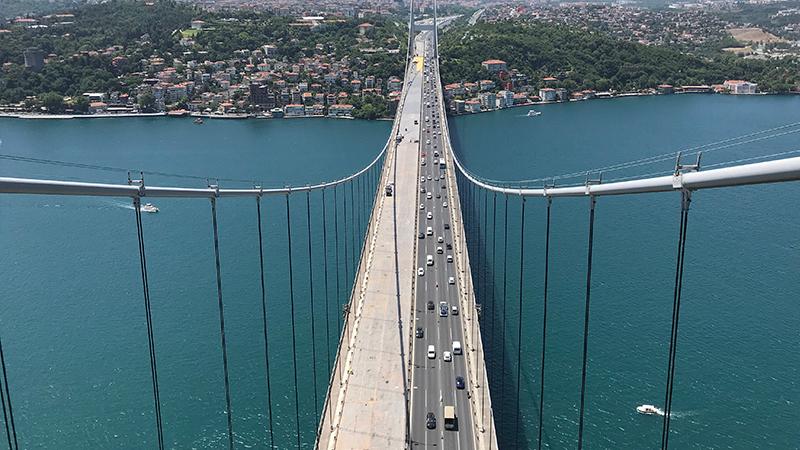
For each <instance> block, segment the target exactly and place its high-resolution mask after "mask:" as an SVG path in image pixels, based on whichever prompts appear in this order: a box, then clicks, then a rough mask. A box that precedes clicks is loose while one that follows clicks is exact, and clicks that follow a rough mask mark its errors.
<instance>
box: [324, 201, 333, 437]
mask: <svg viewBox="0 0 800 450" xmlns="http://www.w3.org/2000/svg"><path fill="white" fill-rule="evenodd" d="M322 254H323V259H322V261H323V269H322V270H323V272H324V273H325V348H326V349H327V351H326V352H325V360H326V361H327V363H328V376H331V375H332V372H331V313H330V297H329V295H328V213H327V208H326V205H325V188H322ZM331 389H332V388H331ZM326 403H327V404H328V423H333V422H332V418H331V403H332V402H331V401H330V400H329V401H328V402H326Z"/></svg>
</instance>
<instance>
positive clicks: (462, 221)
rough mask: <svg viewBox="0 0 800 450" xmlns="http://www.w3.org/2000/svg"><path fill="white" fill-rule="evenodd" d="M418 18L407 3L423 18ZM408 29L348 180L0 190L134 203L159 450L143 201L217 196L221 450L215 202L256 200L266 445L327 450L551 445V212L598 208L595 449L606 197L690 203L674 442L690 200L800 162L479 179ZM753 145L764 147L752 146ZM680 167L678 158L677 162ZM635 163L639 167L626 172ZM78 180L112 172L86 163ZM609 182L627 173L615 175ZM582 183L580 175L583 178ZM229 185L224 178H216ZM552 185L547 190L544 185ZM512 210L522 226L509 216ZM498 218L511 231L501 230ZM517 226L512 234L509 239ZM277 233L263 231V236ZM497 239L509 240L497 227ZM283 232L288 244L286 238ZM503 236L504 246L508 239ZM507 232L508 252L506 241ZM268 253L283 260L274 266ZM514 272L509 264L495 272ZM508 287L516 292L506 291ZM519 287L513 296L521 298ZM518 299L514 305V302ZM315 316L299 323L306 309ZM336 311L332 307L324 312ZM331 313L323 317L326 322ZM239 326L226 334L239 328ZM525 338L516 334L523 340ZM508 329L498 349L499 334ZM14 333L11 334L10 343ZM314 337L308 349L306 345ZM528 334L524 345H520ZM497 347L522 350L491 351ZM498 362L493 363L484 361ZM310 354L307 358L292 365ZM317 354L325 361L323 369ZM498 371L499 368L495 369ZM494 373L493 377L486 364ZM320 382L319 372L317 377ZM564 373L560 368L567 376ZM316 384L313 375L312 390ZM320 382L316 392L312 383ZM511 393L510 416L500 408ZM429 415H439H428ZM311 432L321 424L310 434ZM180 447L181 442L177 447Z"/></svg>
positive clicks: (586, 301)
mask: <svg viewBox="0 0 800 450" xmlns="http://www.w3.org/2000/svg"><path fill="white" fill-rule="evenodd" d="M412 8H413V6H412ZM412 24H413V21H410V22H409V27H410V29H409V31H410V32H409V54H408V58H407V60H408V61H409V64H408V66H407V68H406V77H405V82H404V88H403V94H402V97H401V101H400V105H399V108H398V113H397V116H396V118H395V121H394V123H393V127H392V131H391V134H390V139H389V141H388V143H387V144H386V146H385V147H384V148H383V150H382V151H381V152H380V153H379V154H378V156H377V157H376V158H375V159H374V160H373V161H372V162H371V163H370V164H369V165H368V166H367V167H365V168H364V169H362V170H360V171H359V172H357V173H355V174H353V175H351V176H348V177H346V178H343V179H340V180H336V181H332V182H328V183H320V184H318V185H313V186H297V187H282V188H266V187H262V186H254V187H249V188H236V189H229V188H224V187H221V186H220V185H219V184H218V183H213V184H210V185H209V186H208V187H206V188H183V187H160V186H151V185H150V184H149V183H147V182H146V180H145V177H144V175H142V176H138V175H134V176H132V177H130V176H129V179H128V182H127V183H126V184H107V183H90V182H73V181H58V180H42V179H22V178H8V177H1V178H0V193H2V194H4V195H11V194H27V195H47V196H65V195H68V196H90V197H117V198H127V199H129V200H130V202H131V205H132V206H133V211H134V213H133V214H132V217H131V229H132V230H133V232H134V233H135V235H136V238H137V242H138V253H139V264H138V269H139V272H140V277H141V280H140V281H141V283H140V287H141V293H142V297H141V298H142V302H143V303H142V308H143V310H144V317H145V322H144V324H142V326H143V327H144V328H145V329H146V336H147V343H146V344H143V345H146V347H147V349H148V354H149V363H150V364H149V377H150V378H149V380H150V383H151V386H152V391H151V394H152V410H151V411H150V412H149V413H150V414H152V423H153V428H152V433H153V436H154V439H153V440H154V442H155V446H157V447H158V448H167V447H174V446H176V445H175V444H173V443H172V442H174V440H172V439H169V437H168V436H169V431H170V430H169V421H167V420H165V418H164V414H163V413H162V407H163V405H164V401H163V399H162V391H161V386H162V383H163V374H160V373H159V358H158V349H159V346H158V340H157V335H156V333H155V332H154V313H153V303H154V302H155V301H157V300H155V299H153V298H152V297H151V284H150V280H151V275H150V273H149V272H148V268H149V267H150V264H149V263H148V258H147V256H148V254H151V255H152V253H151V252H153V249H152V247H150V246H147V245H146V244H147V243H148V240H147V239H146V237H147V233H146V231H147V230H146V228H147V227H146V224H145V223H144V222H143V219H142V203H143V201H144V200H146V199H151V198H152V199H160V198H172V199H206V200H208V201H209V211H208V214H209V216H210V219H211V220H210V225H211V226H210V229H209V230H208V233H209V235H210V241H211V243H212V248H213V255H214V261H213V265H214V269H215V270H214V273H215V298H216V309H217V319H218V331H219V333H218V335H217V336H216V337H215V338H216V339H218V343H219V349H220V359H221V368H222V373H221V374H220V380H221V381H220V384H221V386H220V388H221V390H222V391H223V392H224V398H225V411H224V420H225V433H224V435H225V437H224V444H221V445H224V446H227V447H228V448H231V449H232V448H235V447H237V444H238V443H239V440H238V439H237V430H236V426H235V425H236V422H235V413H236V404H235V402H234V401H233V398H234V395H233V393H234V392H235V390H236V389H237V386H236V385H235V383H234V382H233V381H232V380H233V378H232V377H231V370H232V368H231V366H230V363H229V354H228V346H229V342H228V340H227V339H226V320H225V319H226V309H225V307H226V299H227V298H228V297H227V296H226V295H225V289H224V286H225V279H224V278H223V271H222V270H221V267H222V266H223V265H225V264H227V263H228V262H227V261H225V260H224V258H223V257H222V255H221V252H220V241H221V240H224V239H225V229H224V228H222V227H220V225H219V222H218V215H219V213H218V206H219V205H220V204H221V203H223V202H226V201H228V200H231V199H234V198H238V199H244V200H247V199H249V201H252V204H251V206H250V207H249V208H251V210H252V211H251V214H252V215H253V217H254V218H255V220H254V225H255V226H254V227H253V229H252V230H250V231H251V232H252V233H253V234H254V235H256V236H257V243H258V244H257V248H256V249H254V250H253V252H254V253H255V254H257V255H258V257H257V261H258V265H259V274H260V277H259V278H258V279H254V280H252V281H253V283H254V285H255V286H256V289H257V291H258V293H259V299H260V311H261V314H260V318H259V319H260V327H261V330H260V331H261V335H262V338H261V339H262V342H260V343H259V346H260V347H261V349H262V350H263V352H262V354H261V355H260V358H261V359H262V361H263V367H264V371H265V373H264V374H263V383H264V387H265V392H266V397H265V398H264V399H263V402H264V404H265V410H266V412H267V416H268V417H267V420H266V423H267V426H266V429H265V430H264V437H263V440H262V441H263V444H264V445H265V446H266V447H269V448H304V447H309V446H311V445H313V446H314V447H315V448H319V449H328V450H333V449H350V448H427V447H434V446H435V447H442V448H447V449H471V448H479V449H494V448H542V447H543V446H547V442H546V436H547V430H546V429H545V424H544V418H545V417H547V415H548V411H547V407H546V402H545V398H546V396H547V395H558V393H552V392H550V391H548V390H547V389H546V386H547V381H548V380H549V377H552V376H554V374H553V373H552V372H548V371H547V370H546V364H545V363H546V355H547V348H548V346H547V341H548V331H547V330H548V328H547V319H548V296H549V294H550V287H549V280H550V276H551V273H550V272H551V270H550V265H549V263H550V261H551V259H552V254H551V240H550V239H551V238H550V236H551V216H552V215H551V209H552V207H553V204H554V203H556V202H558V201H560V199H561V198H565V197H571V198H583V199H585V200H586V202H587V208H586V213H587V216H588V229H587V230H585V231H586V238H585V239H586V244H587V245H586V250H587V253H586V255H585V260H586V271H585V274H584V281H585V283H584V288H585V289H584V292H583V302H582V303H583V317H582V324H583V326H582V354H581V365H580V367H579V369H578V370H579V371H580V375H581V376H580V385H579V386H578V387H577V388H578V389H579V392H580V401H579V403H578V404H577V405H576V410H577V414H578V421H577V423H576V424H575V427H576V428H577V442H576V445H577V447H578V448H582V447H583V445H585V444H586V437H585V427H586V425H585V423H586V421H585V411H586V409H587V395H586V390H587V389H586V388H587V373H588V372H589V371H590V364H589V362H590V323H591V322H590V318H591V311H592V308H591V306H592V288H593V283H592V263H593V260H594V254H593V250H594V240H595V217H596V214H597V210H596V205H597V203H598V199H600V198H602V197H605V196H627V195H639V194H647V193H657V192H673V193H676V194H677V196H678V199H677V200H676V201H678V202H679V205H680V208H679V211H680V213H679V216H678V217H677V218H676V224H677V246H676V247H677V250H676V253H675V255H674V258H675V270H674V286H673V292H672V300H673V302H672V318H671V326H670V332H669V351H668V355H667V370H666V373H665V374H664V379H665V385H664V397H663V410H664V413H663V419H662V426H661V429H662V432H661V439H660V442H658V443H657V444H653V446H654V445H660V446H661V448H662V449H666V448H667V447H668V446H669V438H670V426H671V418H672V416H673V415H672V398H673V392H674V382H675V361H676V354H677V352H678V346H677V343H678V336H679V331H680V327H679V324H680V312H681V297H682V295H681V294H682V290H683V272H684V261H685V257H686V239H687V234H688V229H689V212H690V206H691V201H692V198H693V194H694V193H696V192H697V191H701V190H705V189H715V188H726V187H732V186H741V185H754V184H765V183H779V182H788V181H797V180H800V158H783V159H773V160H770V161H759V162H747V163H743V164H736V165H732V166H728V167H717V168H710V169H708V168H703V167H702V166H701V161H700V158H699V156H697V157H696V158H695V159H692V160H691V161H687V157H683V158H681V157H680V156H679V155H678V156H677V158H676V163H675V170H674V173H672V174H669V175H662V176H656V177H641V178H634V179H627V180H619V181H612V182H604V180H603V179H602V174H601V171H597V172H592V173H587V174H585V182H584V183H582V184H580V185H564V186H560V185H558V186H557V185H556V184H555V182H556V181H560V180H561V178H558V177H556V178H548V179H542V180H533V181H528V182H525V183H518V184H513V185H509V184H505V183H499V182H495V181H492V180H487V179H482V178H481V177H479V176H476V175H474V174H473V173H472V172H470V171H469V170H468V169H467V168H466V167H465V166H464V165H463V164H462V163H461V161H459V160H458V158H457V155H456V154H455V152H454V151H453V149H452V147H451V144H450V136H449V130H448V125H447V120H446V111H445V106H444V104H445V103H444V98H443V95H442V92H441V88H440V86H441V82H440V79H439V67H438V64H439V62H438V50H437V33H438V29H439V27H438V26H437V23H436V18H435V17H434V19H433V20H432V26H430V25H431V24H424V25H422V26H420V27H416V28H415V27H414V26H413V25H412ZM756 138H757V137H756ZM665 157H668V158H675V157H676V156H675V155H666V156H665ZM635 163H636V162H633V163H630V164H628V165H627V166H626V167H630V166H631V164H635ZM78 166H80V167H84V168H95V169H100V170H109V169H111V170H114V168H102V167H95V166H91V167H90V166H88V165H78ZM605 169H606V171H610V170H615V169H616V167H613V166H612V167H608V168H605ZM574 175H575V174H571V175H570V176H574ZM220 181H221V182H224V181H225V180H220ZM536 182H540V186H538V187H537V186H534V185H533V183H536ZM532 202H543V204H544V217H542V221H543V222H544V227H540V228H537V230H538V229H542V230H543V233H535V234H534V233H531V232H530V231H529V230H530V229H531V228H532V227H531V224H530V223H529V222H530V219H529V216H530V214H526V205H528V204H529V203H532ZM509 212H511V216H512V217H511V218H509ZM498 218H499V219H498ZM509 227H511V228H513V229H514V231H515V233H516V239H515V238H514V234H513V233H511V234H510V233H509ZM267 229H269V230H271V232H265V230H267ZM498 230H500V232H499V233H498ZM276 232H277V233H276ZM276 234H280V235H282V236H283V239H285V246H280V248H279V249H278V250H274V249H273V250H271V251H266V252H265V248H270V246H271V245H273V244H272V243H270V242H267V240H268V236H274V235H276ZM498 235H499V236H498ZM510 235H511V236H512V239H511V242H509V236H510ZM530 240H541V241H543V248H544V251H543V254H542V255H537V256H538V257H540V258H542V260H543V261H544V265H543V273H531V270H530V268H529V267H528V266H527V265H526V261H529V260H530V255H526V254H525V252H526V249H527V248H528V246H526V241H530ZM272 253H275V255H273V254H272ZM274 257H278V258H280V260H281V261H282V262H285V264H286V265H287V267H288V270H287V274H288V279H287V283H286V285H285V286H283V287H282V288H280V289H278V288H277V287H275V286H271V285H270V284H269V282H268V276H267V275H268V274H269V273H270V271H271V270H275V269H273V268H272V264H274ZM501 267H502V269H500V268H501ZM532 277H541V279H542V282H541V286H542V289H541V292H539V293H538V294H537V295H538V298H527V296H526V295H524V292H525V290H524V289H523V281H524V280H526V279H529V278H532ZM510 280H513V281H510ZM513 282H516V283H518V284H519V285H518V286H516V287H514V286H510V284H511V283H513ZM273 290H277V291H279V292H281V294H280V295H282V296H285V298H282V300H283V304H284V305H286V306H288V308H289V311H288V314H286V315H285V317H286V318H287V319H288V320H287V321H276V320H274V319H273V317H274V316H275V315H276V308H277V306H275V302H271V301H270V296H271V295H272V294H271V292H272V291H273ZM514 296H516V298H514ZM531 303H535V304H536V305H537V306H538V307H540V308H541V318H542V329H541V337H540V339H539V340H538V341H537V342H534V343H533V344H535V345H531V346H528V347H526V346H525V345H524V343H523V337H522V333H523V325H522V324H523V320H525V318H524V317H523V314H524V312H525V311H526V309H525V308H523V304H531ZM301 307H302V308H306V309H309V310H310V317H311V320H310V322H308V323H303V321H302V320H301V319H300V318H299V313H297V314H296V310H299V309H300V308H301ZM315 308H316V309H317V311H320V310H324V313H320V312H317V313H315ZM512 309H513V310H514V311H515V315H516V317H515V319H516V321H517V323H518V325H517V326H516V329H511V328H510V329H509V330H510V331H509V330H506V325H507V322H508V321H509V320H510V317H509V312H510V311H511V310H512ZM321 314H322V317H323V319H322V320H317V319H315V317H318V316H320V315H321ZM228 327H230V324H228ZM276 328H282V329H285V330H287V332H288V333H289V334H290V340H289V341H288V344H287V345H289V346H290V347H291V351H288V350H287V352H286V353H285V354H288V355H291V357H290V359H291V361H290V362H289V361H286V360H282V359H276V356H275V354H276V352H277V351H279V349H275V348H274V344H273V347H270V337H271V336H273V333H274V330H275V329H276ZM514 332H516V333H514ZM498 333H499V337H498ZM1 334H2V330H0V335H1ZM309 334H310V339H308V338H309V336H308V335H309ZM515 334H516V336H515ZM485 338H487V339H488V340H489V341H497V340H499V341H501V342H505V341H506V340H509V341H511V342H512V344H514V345H512V346H510V347H509V349H511V350H515V351H516V355H514V354H513V353H511V354H506V345H501V346H500V349H499V351H500V352H501V354H499V355H497V354H495V353H493V352H495V349H496V348H497V346H494V345H485V344H484V342H485V341H486V339H485ZM3 344H4V343H3V341H0V368H2V377H0V381H1V382H2V386H0V400H2V405H3V423H4V426H5V432H6V433H5V434H6V438H7V439H6V440H7V443H8V447H9V448H10V449H17V448H26V447H27V446H28V445H27V444H26V442H25V441H24V440H21V439H20V436H24V433H22V432H21V430H23V429H24V427H25V421H24V420H20V417H19V415H18V411H19V408H18V405H17V404H15V397H14V388H15V386H19V385H20V384H22V383H25V380H24V379H19V378H15V376H14V367H13V365H9V364H7V360H8V359H9V355H7V353H5V352H4V349H3ZM523 349H525V351H526V352H538V353H540V359H539V361H540V364H539V370H538V371H537V373H533V374H526V373H523V369H522V367H523V365H522V364H521V363H520V360H521V359H522V358H523ZM485 350H486V351H487V353H484V351H485ZM305 354H308V355H310V357H311V358H312V361H311V363H310V370H309V365H308V364H307V363H306V361H307V358H303V356H301V357H300V358H303V359H300V358H299V357H298V355H305ZM317 358H319V360H318V359H317ZM498 361H499V362H498ZM276 364H281V365H287V364H289V365H291V368H292V370H291V374H292V376H291V380H290V381H288V382H285V381H284V382H282V383H281V384H280V385H276V384H275V381H274V380H273V376H271V373H270V371H271V367H272V368H273V369H272V370H274V367H275V365H276ZM498 365H499V366H500V368H499V370H497V369H495V370H492V369H491V368H490V367H495V366H498ZM309 372H310V373H309ZM523 376H526V377H530V378H532V379H533V380H535V383H536V384H537V387H538V396H537V397H538V401H537V402H536V405H535V408H533V410H531V411H525V415H526V416H528V417H535V418H536V422H537V423H535V426H534V428H535V429H536V430H537V433H538V434H537V435H536V436H535V437H533V438H532V439H527V438H522V440H521V438H520V427H521V420H522V418H521V416H522V414H521V411H520V408H521V407H522V405H521V404H520V389H521V386H522V384H523V383H524V382H523ZM555 376H558V374H555ZM309 377H310V378H311V380H308V378H309ZM305 380H308V382H310V384H311V386H312V389H310V390H308V389H305V390H303V389H301V388H300V386H301V385H302V384H303V383H306V382H307V381H305ZM276 391H281V392H282V394H284V395H286V396H287V397H291V398H292V399H293V402H292V405H294V408H293V411H292V412H293V415H294V420H291V422H292V423H293V425H294V430H293V432H291V433H289V435H288V436H287V435H286V434H283V435H280V434H277V433H276V432H275V431H274V427H277V424H276V422H277V420H276V419H275V418H274V417H273V408H274V407H275V406H274V405H275V404H276V401H275V400H274V398H273V397H274V396H275V395H276ZM493 398H494V399H495V402H497V399H498V398H499V399H501V400H500V403H502V404H503V405H508V404H512V405H514V407H513V408H511V409H510V410H506V409H505V408H503V409H499V410H498V408H500V406H493V402H492V399H493ZM431 418H432V420H431ZM312 424H313V425H312ZM177 446H178V447H180V446H181V445H177Z"/></svg>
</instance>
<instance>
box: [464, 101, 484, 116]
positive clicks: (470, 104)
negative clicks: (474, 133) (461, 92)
mask: <svg viewBox="0 0 800 450" xmlns="http://www.w3.org/2000/svg"><path fill="white" fill-rule="evenodd" d="M464 110H465V111H466V112H470V113H477V112H481V102H479V101H478V100H467V101H465V102H464Z"/></svg>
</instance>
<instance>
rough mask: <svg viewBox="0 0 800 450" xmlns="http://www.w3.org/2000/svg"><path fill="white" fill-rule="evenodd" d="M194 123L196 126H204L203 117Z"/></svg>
mask: <svg viewBox="0 0 800 450" xmlns="http://www.w3.org/2000/svg"><path fill="white" fill-rule="evenodd" d="M194 123H195V124H196V125H202V124H203V118H202V117H198V118H196V119H194Z"/></svg>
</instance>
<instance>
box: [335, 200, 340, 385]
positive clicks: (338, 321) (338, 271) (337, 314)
mask: <svg viewBox="0 0 800 450" xmlns="http://www.w3.org/2000/svg"><path fill="white" fill-rule="evenodd" d="M337 186H338V185H333V234H334V242H335V245H334V254H335V259H336V323H337V325H338V327H339V328H338V330H339V331H338V334H340V335H341V333H342V312H341V308H342V300H341V295H342V289H341V287H340V285H339V278H340V277H339V273H340V272H341V271H340V270H339V267H340V266H339V195H338V194H337ZM341 368H342V364H339V382H341V380H342V376H341V375H342V374H341Z"/></svg>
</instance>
